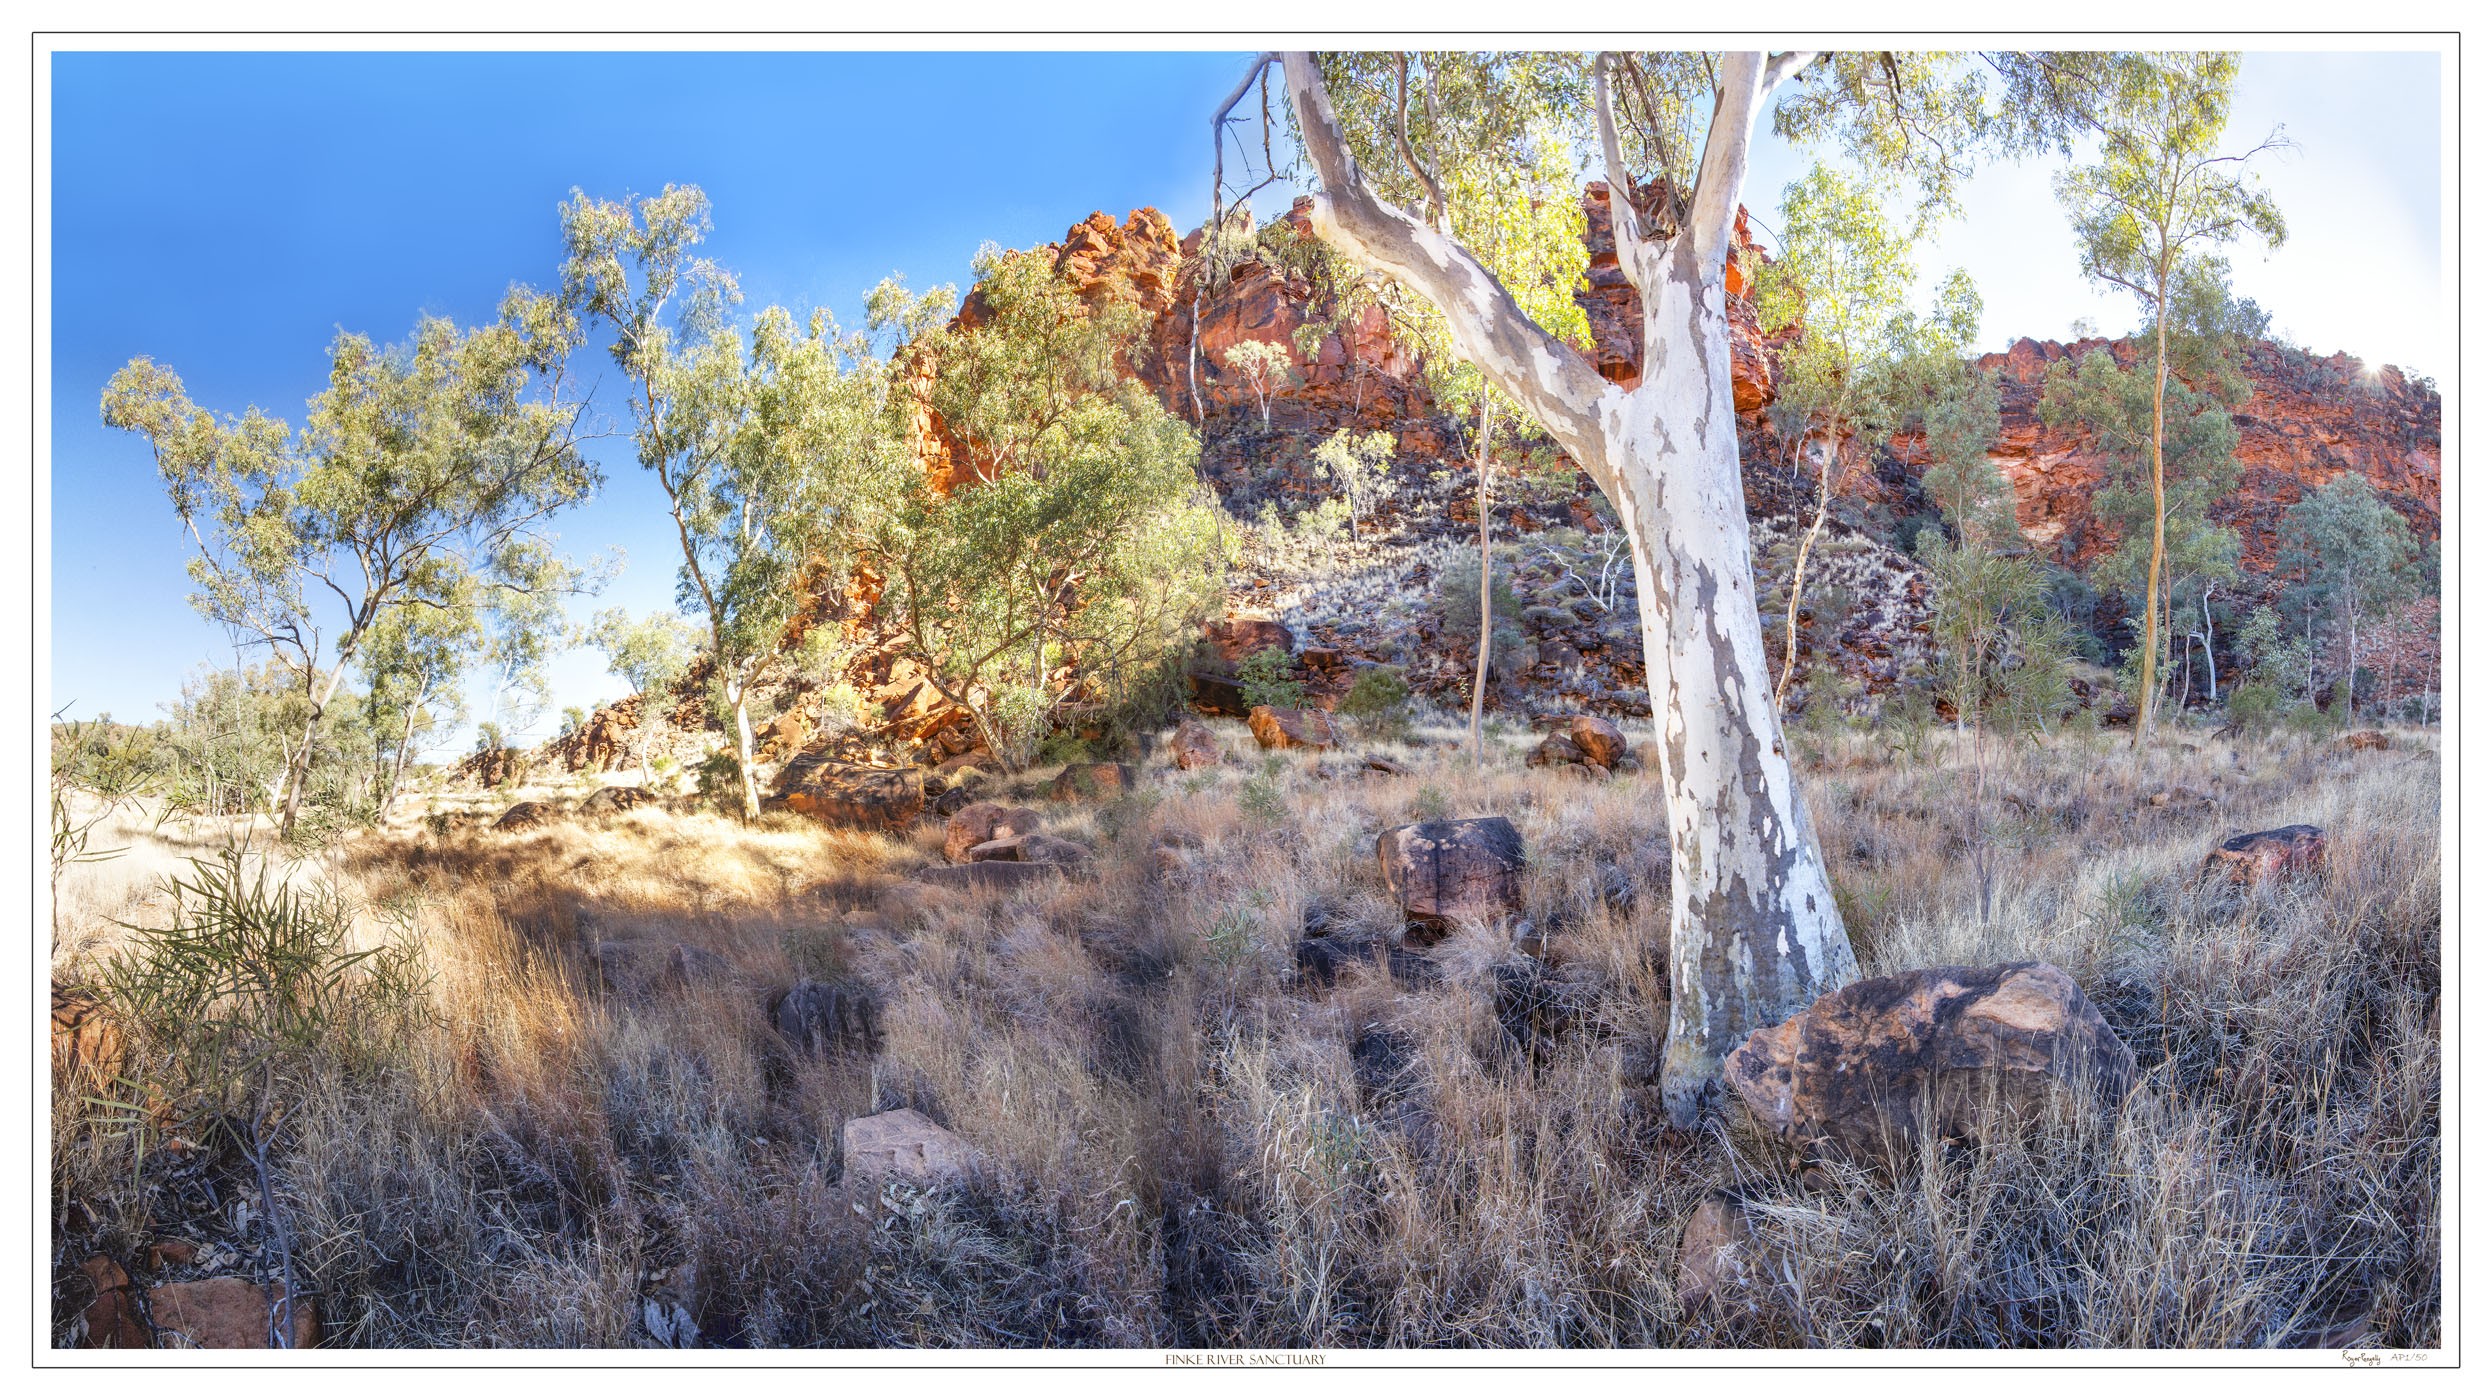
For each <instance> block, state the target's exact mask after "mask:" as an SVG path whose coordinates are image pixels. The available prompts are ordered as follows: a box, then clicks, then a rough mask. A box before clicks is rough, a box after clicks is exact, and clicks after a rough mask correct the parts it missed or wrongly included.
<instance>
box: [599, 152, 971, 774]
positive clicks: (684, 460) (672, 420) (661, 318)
mask: <svg viewBox="0 0 2492 1400" xmlns="http://www.w3.org/2000/svg"><path fill="white" fill-rule="evenodd" d="M562 220H563V232H564V238H565V242H566V246H567V249H568V259H567V261H566V262H565V263H564V266H563V291H564V295H565V300H566V304H567V305H568V306H570V307H572V308H574V309H575V310H576V311H577V312H578V314H580V315H582V316H584V317H589V318H594V319H597V320H601V321H603V322H605V323H607V324H608V325H610V326H611V327H612V328H613V331H614V344H613V354H614V359H615V363H616V364H617V365H619V366H620V367H621V368H622V369H623V371H624V373H625V375H626V376H628V378H629V380H630V381H631V386H632V393H631V395H630V398H629V402H630V404H631V415H632V438H633V443H634V445H635V446H636V447H637V448H638V449H639V456H640V462H641V465H642V466H643V467H645V468H647V469H648V470H649V471H650V472H651V473H652V474H653V475H654V476H655V477H656V478H657V481H658V484H659V486H660V488H661V489H663V490H664V492H665V494H666V499H667V503H668V508H669V512H670V513H671V514H672V516H673V517H674V523H675V526H676V534H677V536H678V538H679V540H680V541H681V543H682V546H683V562H682V567H681V570H680V572H679V575H678V587H677V591H676V598H677V604H678V606H679V607H680V608H681V609H682V610H683V611H684V612H686V613H689V614H691V615H693V616H695V617H698V618H701V619H702V620H703V621H704V622H705V623H706V624H707V632H708V637H707V641H708V643H709V650H710V655H711V658H712V660H713V663H714V665H713V668H712V675H713V679H714V681H715V684H716V685H717V687H718V695H719V698H720V700H721V701H722V707H723V708H724V709H725V710H726V712H727V717H728V719H729V720H730V722H731V728H732V730H733V732H734V734H735V737H736V744H737V761H738V763H739V764H740V765H741V767H742V769H743V773H742V786H743V788H744V812H745V814H746V815H747V816H748V817H749V816H752V815H754V814H756V813H757V812H758V810H759V794H758V791H757V790H756V789H755V787H754V785H753V781H752V776H751V766H752V757H751V751H750V750H751V736H750V727H751V726H750V722H749V721H750V716H749V701H750V698H751V696H752V693H753V690H754V688H755V686H756V685H757V684H759V683H760V681H761V680H762V678H763V673H764V671H765V670H766V669H767V668H768V667H769V666H770V665H771V664H772V663H773V661H774V660H775V659H776V658H777V655H778V647H779V643H780V640H781V638H782V636H783V634H784V633H785V631H786V628H787V625H788V623H789V621H790V620H791V619H792V618H793V617H794V616H795V614H796V612H797V610H798V609H800V608H802V607H803V606H805V603H806V592H805V590H804V589H803V588H801V587H799V586H798V584H799V580H800V578H801V577H802V575H803V574H804V572H805V571H806V570H807V569H808V568H812V567H815V566H817V565H828V566H830V568H832V569H833V570H834V571H836V570H837V569H839V568H840V567H842V566H843V565H845V564H846V563H847V562H848V561H849V559H850V558H851V556H852V549H853V547H854V546H855V545H856V543H857V542H858V541H859V539H860V538H861V537H862V536H863V535H864V534H865V533H866V532H867V531H868V530H870V528H871V526H872V523H873V521H874V519H875V517H876V514H877V512H878V511H879V510H880V509H882V508H883V505H884V503H885V502H886V501H887V500H888V499H889V497H890V495H891V493H892V492H893V491H894V490H896V489H897V483H898V482H899V481H900V480H901V479H902V478H904V477H907V476H908V475H910V474H911V471H912V468H913V463H912V462H911V461H910V460H909V458H908V454H907V451H906V445H905V444H904V443H903V442H901V441H900V440H899V438H898V437H897V436H896V435H895V434H893V433H892V432H891V431H889V424H888V421H887V419H888V415H889V412H890V404H889V399H888V395H889V390H890V384H891V379H892V368H891V364H890V360H889V357H888V356H887V355H885V354H883V353H880V352H879V350H878V349H877V347H875V346H874V345H872V344H871V343H869V341H868V339H867V338H866V337H865V336H863V335H858V334H849V333H843V332H842V331H841V330H840V329H839V327H838V326H837V325H836V324H835V323H834V322H833V321H832V320H831V319H830V317H828V316H827V315H824V314H822V313H820V312H816V313H815V314H814V315H813V316H812V317H810V318H809V319H807V320H806V321H805V322H803V323H802V324H799V322H798V320H797V318H796V317H795V316H794V315H793V314H792V313H790V312H788V311H787V310H786V309H784V308H781V307H775V306H774V307H770V308H768V309H766V310H764V311H763V312H761V313H760V315H758V316H757V317H755V318H754V320H753V323H752V326H751V329H750V331H749V332H743V333H739V331H738V330H737V329H736V327H735V326H734V325H733V324H732V323H731V321H730V318H729V316H728V310H729V308H731V307H732V306H734V305H735V304H736V303H737V302H738V301H740V300H741V298H742V292H741V291H740V290H739V288H738V287H737V285H736V280H735V278H734V277H733V276H732V275H731V274H729V273H728V272H727V271H726V270H724V269H723V268H720V267H719V266H718V265H717V264H715V263H712V262H711V261H709V260H708V259H706V258H699V257H695V256H693V252H694V250H695V249H696V248H697V247H698V246H699V245H700V243H701V241H702V239H703V238H704V237H706V236H707V234H708V231H709V200H708V198H707V197H706V196H705V195H703V194H702V192H701V191H700V190H699V189H698V188H695V187H691V186H672V185H670V186H668V187H667V189H666V190H665V191H664V192H663V193H661V194H659V195H656V196H654V197H651V198H648V199H643V200H641V201H639V202H638V203H637V204H636V205H634V204H624V203H618V202H613V201H605V200H596V199H591V198H590V197H588V196H587V195H585V194H580V193H578V192H577V191H575V192H574V193H573V197H572V199H571V200H570V202H569V203H567V204H565V205H564V206H563V209H562ZM877 295H878V296H881V295H883V293H882V291H881V290H880V289H878V293H877ZM937 300H941V299H940V298H937V299H929V302H930V303H931V302H934V301H937ZM869 305H870V306H871V307H872V308H873V309H872V312H871V314H872V315H873V316H874V318H875V319H876V320H877V321H878V322H880V321H883V320H887V319H897V320H901V321H906V322H908V323H910V324H915V323H916V322H918V321H920V320H922V319H925V318H927V317H930V316H932V315H934V314H937V308H936V307H935V306H933V305H931V304H917V305H902V304H898V303H895V302H892V301H889V300H885V301H878V302H870V303H869ZM943 305H946V306H948V301H943Z"/></svg>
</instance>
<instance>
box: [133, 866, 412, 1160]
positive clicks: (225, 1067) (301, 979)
mask: <svg viewBox="0 0 2492 1400" xmlns="http://www.w3.org/2000/svg"><path fill="white" fill-rule="evenodd" d="M190 869H191V873H190V875H189V876H188V877H187V878H184V877H181V876H174V877H170V878H168V879H167V880H166V881H165V885H164V892H165V894H166V896H167V898H168V899H169V901H170V902H171V904H172V915H171V918H170V920H169V921H168V922H167V923H166V924H164V925H163V926H162V927H155V926H149V925H142V924H123V925H122V926H121V927H122V928H123V929H125V930H127V932H128V934H129V937H128V939H127V941H126V942H125V943H124V944H123V945H122V947H121V948H120V949H119V950H118V951H116V952H115V953H114V954H113V955H112V956H111V957H109V958H108V959H106V961H105V963H104V965H103V967H102V969H101V970H100V971H99V972H98V974H97V978H96V982H97V985H98V987H99V989H100V990H101V991H102V992H103V994H104V997H105V999H106V1000H107V1001H108V1002H110V1003H111V1004H112V1006H113V1008H114V1010H115V1012H116V1013H117V1014H118V1015H119V1016H120V1018H121V1020H122V1023H123V1024H125V1025H131V1026H143V1027H145V1028H146V1033H147V1036H148V1038H149V1040H150V1042H151V1043H152V1045H153V1048H154V1049H155V1050H156V1051H158V1052H159V1053H158V1054H157V1055H155V1056H154V1057H152V1058H151V1059H150V1060H149V1061H148V1062H147V1063H148V1068H146V1069H143V1070H141V1071H138V1073H140V1074H142V1075H144V1076H145V1078H144V1081H143V1082H135V1083H133V1085H132V1087H133V1088H135V1089H138V1090H140V1093H139V1094H138V1095H137V1097H138V1098H139V1099H140V1101H142V1102H144V1101H146V1100H147V1099H149V1098H154V1099H158V1100H160V1101H162V1102H163V1103H165V1104H167V1105H169V1106H170V1107H171V1108H172V1109H173V1111H174V1112H175V1113H176V1114H177V1115H180V1116H181V1117H183V1118H185V1119H188V1120H190V1121H199V1122H207V1121H226V1120H230V1119H234V1118H236V1117H237V1116H238V1117H239V1118H240V1119H241V1120H242V1121H243V1122H244V1123H245V1124H248V1125H251V1126H250V1128H249V1131H257V1124H258V1122H259V1120H260V1118H261V1117H263V1116H264V1115H265V1114H266V1113H267V1112H269V1111H271V1110H273V1108H274V1104H273V1103H272V1102H271V1096H272V1095H274V1094H280V1093H282V1089H283V1085H284V1083H285V1081H286V1080H287V1078H288V1076H290V1075H292V1074H295V1073H298V1072H301V1071H303V1070H305V1069H306V1068H307V1067H308V1061H309V1057H311V1056H312V1055H314V1054H315V1052H320V1051H324V1050H325V1051H328V1052H330V1053H332V1054H334V1055H336V1056H338V1057H339V1058H341V1059H343V1060H345V1061H347V1062H349V1063H350V1064H351V1063H354V1062H358V1061H369V1060H370V1059H371V1057H372V1056H373V1055H374V1054H375V1053H376V1052H378V1051H380V1050H381V1049H384V1048H386V1046H387V1045H388V1044H389V1043H390V1042H391V1040H392V1039H393V1038H394V1037H395V1036H396V1035H397V1034H398V1033H399V1032H401V1031H403V1030H405V1029H407V1028H408V1027H409V1026H410V1024H412V1022H413V1020H414V1019H415V1018H416V1017H418V1016H420V1015H421V1013H422V1010H423V1006H424V995H423V994H424V991H425V987H426V984H427V982H428V980H429V979H428V977H427V975H426V974H425V973H424V971H423V957H422V950H421V949H420V948H419V947H418V946H417V945H416V943H415V941H414V939H413V937H412V936H410V934H409V933H408V931H407V930H406V928H405V926H403V925H402V926H400V927H399V928H398V929H396V930H394V931H392V933H390V934H388V935H385V936H384V937H383V938H382V939H381V940H380V941H377V942H372V943H369V944H367V945H366V946H363V947H357V946H355V945H356V942H357V940H356V939H355V937H354V928H355V916H356V912H357V911H356V909H355V907H354V906H353V905H352V904H350V903H349V902H348V901H347V900H346V899H345V898H344V897H343V896H341V895H339V894H338V893H337V892H336V891H335V890H334V889H331V888H329V887H327V886H325V885H314V886H308V887H304V886H298V885H296V884H295V883H294V882H292V881H290V880H288V879H286V878H285V877H284V876H283V875H274V876H272V873H271V872H270V870H269V869H268V866H267V864H266V863H265V862H262V863H261V864H260V865H259V866H258V868H256V869H252V870H249V871H247V872H246V869H245V865H244V855H243V852H242V851H240V850H239V849H235V848H232V847H228V848H227V849H226V850H225V851H223V852H221V853H220V854H219V855H218V856H217V857H216V858H215V859H214V860H193V861H191V862H190ZM120 1107H122V1108H124V1109H127V1108H128V1107H129V1106H128V1105H121V1106H120ZM145 1117H146V1115H145V1114H139V1115H137V1118H138V1119H140V1120H143V1119H144V1118H145ZM125 1123H126V1125H127V1126H133V1127H135V1126H138V1122H137V1121H135V1120H129V1119H126V1118H125Z"/></svg>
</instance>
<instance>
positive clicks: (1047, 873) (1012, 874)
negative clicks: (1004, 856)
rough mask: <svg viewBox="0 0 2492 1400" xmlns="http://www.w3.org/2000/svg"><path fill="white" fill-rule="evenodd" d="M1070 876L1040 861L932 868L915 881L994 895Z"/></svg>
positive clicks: (999, 862)
mask: <svg viewBox="0 0 2492 1400" xmlns="http://www.w3.org/2000/svg"><path fill="white" fill-rule="evenodd" d="M1066 873H1067V867H1065V866H1061V865H1048V864H1044V863H1042V862H1039V861H1018V860H981V861H972V862H970V863H969V864H967V865H929V866H927V867H926V868H925V869H923V870H920V871H918V872H917V874H916V875H915V876H913V877H912V878H914V879H915V880H917V881H918V882H919V883H921V884H927V885H935V886H938V887H940V888H943V889H951V890H976V891H979V892H982V893H994V892H997V891H1001V890H1016V889H1019V888H1021V887H1022V886H1024V885H1034V884H1037V883H1039V882H1040V881H1042V880H1045V879H1047V878H1049V877H1051V876H1060V875H1063V874H1066Z"/></svg>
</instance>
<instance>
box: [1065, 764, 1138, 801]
mask: <svg viewBox="0 0 2492 1400" xmlns="http://www.w3.org/2000/svg"><path fill="white" fill-rule="evenodd" d="M1133 785H1134V778H1133V770H1132V769H1130V768H1128V767H1126V766H1125V765H1124V764H1122V763H1068V764H1066V765H1065V766H1064V771H1063V772H1061V773H1058V774H1057V775H1056V780H1055V782H1054V783H1053V784H1051V785H1049V787H1048V789H1047V797H1048V800H1049V801H1052V802H1072V801H1075V800H1077V799H1080V798H1085V797H1114V796H1116V795H1117V794H1118V793H1121V792H1129V791H1131V790H1132V789H1133Z"/></svg>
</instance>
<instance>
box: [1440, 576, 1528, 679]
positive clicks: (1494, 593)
mask: <svg viewBox="0 0 2492 1400" xmlns="http://www.w3.org/2000/svg"><path fill="white" fill-rule="evenodd" d="M1488 589H1489V594H1488V599H1489V610H1490V614H1491V616H1493V617H1494V618H1495V621H1494V622H1493V623H1492V624H1491V627H1490V633H1489V638H1490V640H1489V646H1490V649H1491V653H1492V658H1493V659H1502V658H1505V657H1508V656H1510V655H1511V654H1512V653H1513V652H1515V651H1516V650H1518V649H1520V648H1521V647H1522V645H1523V641H1524V636H1523V601H1522V599H1520V598H1518V597H1516V596H1515V592H1514V580H1513V577H1512V575H1511V574H1510V573H1509V572H1508V571H1507V569H1506V568H1505V567H1504V566H1502V565H1499V566H1497V568H1496V572H1495V573H1493V574H1491V575H1490V576H1489V585H1488ZM1436 616H1437V623H1438V626H1439V628H1440V629H1441V635H1442V636H1443V637H1444V638H1445V640H1446V642H1447V643H1448V644H1449V645H1456V646H1464V647H1468V646H1472V645H1475V644H1476V639H1477V638H1478V637H1479V635H1480V561H1479V560H1478V559H1477V558H1475V557H1473V556H1471V555H1469V554H1461V555H1455V556H1452V557H1449V558H1448V559H1447V560H1446V561H1445V568H1444V571H1443V572H1442V573H1441V574H1439V575H1438V576H1437V581H1436Z"/></svg>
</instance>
